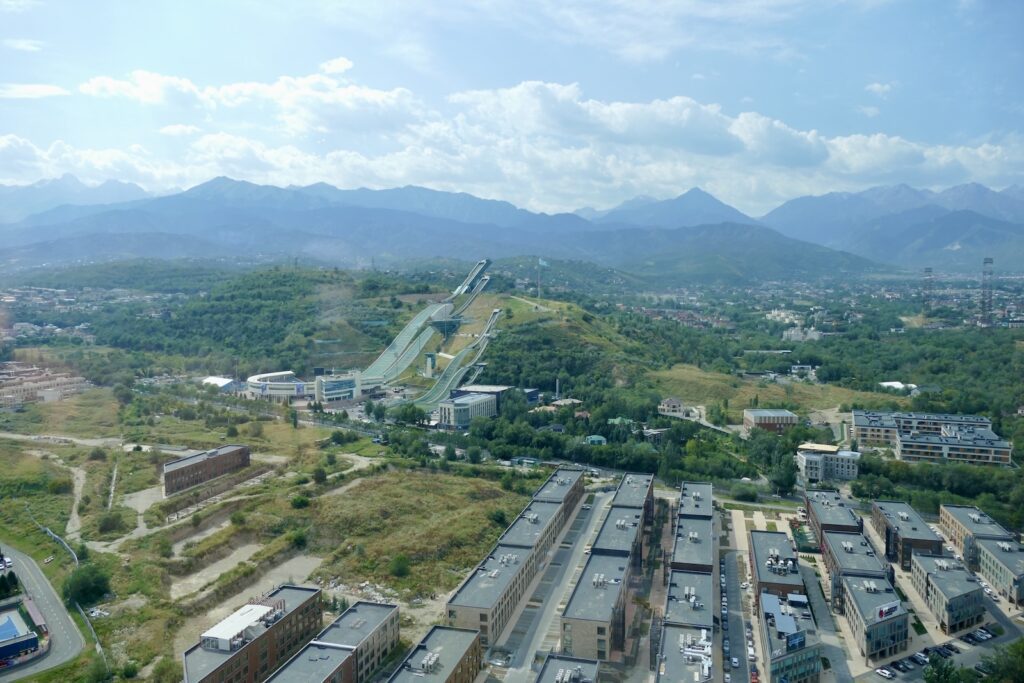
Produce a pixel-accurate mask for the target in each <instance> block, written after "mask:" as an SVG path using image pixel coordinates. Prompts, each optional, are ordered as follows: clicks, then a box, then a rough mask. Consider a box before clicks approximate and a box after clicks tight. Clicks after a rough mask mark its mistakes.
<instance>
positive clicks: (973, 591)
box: [910, 555, 985, 634]
mask: <svg viewBox="0 0 1024 683" xmlns="http://www.w3.org/2000/svg"><path fill="white" fill-rule="evenodd" d="M910 579H911V583H912V584H913V586H914V590H916V591H917V594H918V595H920V596H921V597H922V598H923V599H924V601H925V603H926V604H927V605H928V609H929V611H930V612H931V613H932V615H933V616H934V617H935V620H936V621H937V622H939V626H940V628H942V632H943V633H947V634H950V633H956V632H958V631H962V630H964V629H965V628H968V627H970V626H975V625H976V624H979V623H981V622H982V620H984V618H985V596H984V593H983V592H982V589H981V585H979V584H978V580H977V579H976V578H975V577H974V576H972V575H971V574H970V573H969V572H968V571H967V569H966V568H965V567H964V566H963V565H962V564H960V563H959V562H957V561H956V560H954V559H953V558H951V557H936V556H931V555H914V559H913V563H912V568H911V572H910Z"/></svg>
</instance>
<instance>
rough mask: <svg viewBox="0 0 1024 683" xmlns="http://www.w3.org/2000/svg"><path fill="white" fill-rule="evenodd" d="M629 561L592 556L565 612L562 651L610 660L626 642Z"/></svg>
mask: <svg viewBox="0 0 1024 683" xmlns="http://www.w3.org/2000/svg"><path fill="white" fill-rule="evenodd" d="M629 577H630V568H629V562H628V561H627V560H625V559H624V558H622V557H616V556H614V555H593V554H592V555H591V556H590V557H589V559H588V560H587V563H586V565H585V566H584V568H583V572H582V573H581V574H580V578H579V581H578V582H577V583H576V587H575V588H574V589H573V591H572V595H571V596H570V597H569V601H568V602H567V603H566V605H565V611H564V612H563V613H562V620H561V629H562V654H565V655H569V656H572V657H583V658H585V659H597V660H607V659H609V658H610V657H611V654H612V652H613V651H621V650H622V649H623V646H624V644H625V635H626V633H625V631H626V624H625V614H626V594H627V592H628V591H627V590H626V586H627V584H628V583H629Z"/></svg>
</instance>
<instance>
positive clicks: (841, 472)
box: [796, 443, 860, 486]
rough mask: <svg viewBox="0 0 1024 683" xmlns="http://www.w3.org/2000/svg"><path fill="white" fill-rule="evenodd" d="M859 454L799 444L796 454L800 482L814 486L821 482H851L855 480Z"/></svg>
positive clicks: (818, 445)
mask: <svg viewBox="0 0 1024 683" xmlns="http://www.w3.org/2000/svg"><path fill="white" fill-rule="evenodd" d="M859 461H860V453H858V452H857V451H848V450H841V449H840V448H839V446H829V445H827V444H815V443H805V444H801V445H800V447H799V448H798V449H797V452H796V467H797V469H798V470H799V472H800V474H799V478H800V481H801V482H802V483H803V484H804V485H805V486H809V485H814V484H817V483H819V482H822V481H852V480H853V479H856V478H857V471H858V463H859Z"/></svg>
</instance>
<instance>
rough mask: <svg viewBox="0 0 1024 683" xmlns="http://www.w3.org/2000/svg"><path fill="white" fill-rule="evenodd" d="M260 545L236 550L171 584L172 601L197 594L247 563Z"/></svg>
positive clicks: (250, 544) (254, 544) (250, 545)
mask: <svg viewBox="0 0 1024 683" xmlns="http://www.w3.org/2000/svg"><path fill="white" fill-rule="evenodd" d="M262 547H263V546H261V545H260V544H259V543H249V544H247V545H243V546H239V547H238V548H235V551H234V552H233V553H231V554H230V555H228V556H227V557H225V558H223V559H221V560H218V561H216V562H213V563H212V564H209V565H207V566H206V567H203V568H202V569H200V570H199V571H196V572H193V573H192V574H189V575H187V576H182V577H180V578H178V579H175V580H174V581H172V582H171V600H177V599H178V598H183V597H185V596H186V595H188V594H189V593H195V592H196V591H197V590H200V589H201V588H202V587H203V586H205V585H206V584H208V583H210V582H211V581H213V580H215V579H216V578H217V577H218V576H220V575H221V574H223V573H224V572H226V571H227V570H229V569H231V568H232V567H234V566H235V565H236V564H239V563H240V562H245V561H246V560H248V559H249V558H250V557H252V556H253V555H255V554H256V553H257V551H259V549H260V548H262Z"/></svg>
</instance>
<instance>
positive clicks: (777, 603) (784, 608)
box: [761, 593, 819, 659]
mask: <svg viewBox="0 0 1024 683" xmlns="http://www.w3.org/2000/svg"><path fill="white" fill-rule="evenodd" d="M799 597H803V596H799ZM804 613H807V614H808V615H810V613H811V612H810V609H808V608H807V606H806V603H804V604H796V605H793V604H789V602H788V601H783V600H780V599H779V598H778V596H776V595H772V594H771V593H761V614H762V618H761V631H762V633H763V634H764V640H763V641H762V642H764V643H765V644H767V647H768V649H769V650H770V652H769V653H766V654H768V655H770V656H771V658H772V659H778V658H780V657H782V656H783V655H785V654H786V653H787V641H788V639H789V636H790V635H793V634H797V633H801V632H802V633H803V634H804V638H805V640H804V644H803V647H796V648H794V649H805V648H808V647H813V646H815V645H818V644H819V641H818V629H817V627H816V626H815V624H814V618H813V617H812V616H804ZM769 615H770V616H771V618H769Z"/></svg>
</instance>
